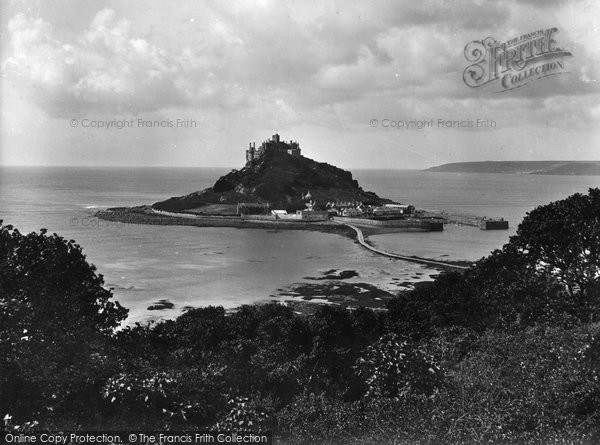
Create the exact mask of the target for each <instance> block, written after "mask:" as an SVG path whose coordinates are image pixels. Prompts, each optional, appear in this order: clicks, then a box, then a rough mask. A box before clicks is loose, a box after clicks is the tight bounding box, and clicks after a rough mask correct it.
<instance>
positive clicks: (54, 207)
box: [0, 166, 600, 323]
mask: <svg viewBox="0 0 600 445" xmlns="http://www.w3.org/2000/svg"><path fill="white" fill-rule="evenodd" d="M229 170H230V169H227V168H124V167H123V168H91V167H6V166H5V167H0V220H3V223H4V224H12V225H14V226H15V227H17V228H18V229H19V230H20V231H21V232H24V233H27V232H30V231H38V230H40V229H41V228H45V229H47V230H48V231H49V232H50V233H57V234H59V235H61V236H63V237H64V238H66V239H74V240H76V241H77V243H79V244H80V245H81V246H82V248H83V251H84V253H85V255H86V257H87V260H88V261H89V262H90V263H92V264H94V265H96V267H97V272H98V273H100V274H102V275H103V276H104V280H105V284H106V286H107V287H108V288H111V289H112V290H113V294H114V297H115V299H116V300H118V301H119V302H120V303H121V304H122V305H123V306H125V307H127V308H128V309H129V311H130V312H129V317H128V320H127V322H128V323H135V322H147V321H150V320H157V319H162V318H173V317H176V316H177V315H179V314H181V313H182V312H183V311H185V310H186V309H188V308H190V307H203V306H209V305H219V306H223V307H225V308H234V307H237V306H239V305H241V304H248V303H257V302H265V301H273V300H277V301H286V300H289V299H290V298H291V297H289V290H290V289H291V288H293V287H294V286H296V285H298V284H301V283H308V282H312V283H314V280H313V279H314V278H318V277H321V276H323V274H324V273H325V272H327V271H330V270H332V269H335V270H338V271H341V270H354V271H356V272H357V273H358V276H356V277H354V278H351V279H349V280H348V281H349V282H357V283H358V282H366V283H370V284H373V285H375V286H377V287H379V288H381V289H384V290H387V291H389V292H398V291H399V290H402V289H405V288H407V286H409V285H407V283H415V282H419V281H424V280H431V279H432V278H433V277H435V276H436V275H437V274H438V273H439V271H437V270H434V269H431V268H429V267H427V266H424V265H420V264H415V263H410V262H406V261H402V260H396V259H390V258H387V257H382V256H378V255H376V254H374V253H372V252H370V251H367V250H365V249H364V248H362V247H361V246H360V245H358V244H357V243H356V242H353V241H352V240H350V239H349V238H345V237H343V236H341V235H338V234H331V233H319V232H312V231H291V230H281V231H277V230H260V229H246V230H243V229H237V228H202V227H186V226H152V225H136V224H123V223H115V222H107V221H102V220H98V219H97V218H95V217H94V216H93V215H94V213H95V212H96V211H97V210H100V209H104V208H108V207H116V206H133V205H141V204H151V203H154V202H157V201H161V200H164V199H166V198H169V197H172V196H180V195H184V194H187V193H190V192H193V191H197V190H201V189H204V188H206V187H209V186H211V185H212V184H213V183H214V182H215V180H216V179H218V178H219V177H220V176H221V175H223V174H224V173H226V172H228V171H229ZM353 174H354V177H355V178H356V179H357V180H358V182H359V183H360V184H361V186H362V187H363V189H365V190H371V191H374V192H376V193H377V194H378V195H379V196H382V197H387V198H390V199H393V200H394V201H398V202H402V203H407V204H413V205H414V206H416V207H417V208H423V209H430V210H444V211H447V212H456V213H462V214H470V215H478V216H488V217H502V218H504V219H506V220H508V221H509V225H510V228H509V230H500V231H485V230H479V229H478V228H474V227H468V226H457V225H447V226H446V227H445V228H444V231H443V232H431V233H421V232H402V233H388V234H380V235H374V236H371V237H370V238H369V239H370V240H371V241H372V242H373V243H374V244H375V245H376V246H378V247H381V248H383V249H385V250H388V251H391V252H396V253H400V254H404V255H416V256H420V257H426V258H433V259H440V260H467V261H474V260H477V259H479V258H481V257H483V256H486V255H487V254H489V253H490V252H491V251H492V250H494V249H497V248H501V247H502V245H503V244H505V243H506V242H507V241H508V239H509V237H510V236H511V235H513V234H514V233H515V230H516V228H517V226H518V224H519V222H520V221H521V220H522V218H523V217H524V216H525V215H526V213H527V212H528V211H530V210H532V209H534V208H535V207H537V206H539V205H542V204H546V203H548V202H550V201H553V200H557V199H563V198H566V197H567V196H569V195H571V194H573V193H577V192H580V193H586V192H587V190H588V188H590V187H600V176H546V175H529V174H477V173H469V174H466V173H436V172H425V171H419V170H355V171H353ZM160 300H167V301H169V302H171V303H173V304H174V306H173V308H171V309H166V310H162V311H152V310H149V309H148V308H149V307H150V306H152V305H154V304H155V303H157V302H159V301H160Z"/></svg>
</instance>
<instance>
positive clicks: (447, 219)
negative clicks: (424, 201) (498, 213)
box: [418, 210, 508, 230]
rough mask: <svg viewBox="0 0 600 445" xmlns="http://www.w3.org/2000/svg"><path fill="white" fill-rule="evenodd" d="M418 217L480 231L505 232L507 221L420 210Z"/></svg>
mask: <svg viewBox="0 0 600 445" xmlns="http://www.w3.org/2000/svg"><path fill="white" fill-rule="evenodd" d="M418 214H419V215H420V216H424V217H427V218H435V219H437V220H439V221H442V222H443V223H444V224H458V225H460V226H471V227H479V228H480V229H481V230H506V229H508V221H507V220H505V219H504V218H487V217H481V216H474V215H459V214H455V213H446V212H437V211H432V210H420V211H419V213H418Z"/></svg>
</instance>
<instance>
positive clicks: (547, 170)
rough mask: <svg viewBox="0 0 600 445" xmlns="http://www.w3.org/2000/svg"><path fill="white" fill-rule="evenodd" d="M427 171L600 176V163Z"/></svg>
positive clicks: (496, 164) (472, 165)
mask: <svg viewBox="0 0 600 445" xmlns="http://www.w3.org/2000/svg"><path fill="white" fill-rule="evenodd" d="M425 171H430V172H450V173H526V174H534V175H600V161H483V162H453V163H450V164H443V165H438V166H436V167H431V168H428V169H426V170H425Z"/></svg>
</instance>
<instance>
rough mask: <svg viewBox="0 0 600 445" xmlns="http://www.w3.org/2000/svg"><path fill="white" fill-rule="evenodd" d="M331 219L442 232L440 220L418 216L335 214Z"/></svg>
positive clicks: (358, 223) (359, 223) (346, 222)
mask: <svg viewBox="0 0 600 445" xmlns="http://www.w3.org/2000/svg"><path fill="white" fill-rule="evenodd" d="M333 220H334V221H336V222H340V223H342V224H353V225H355V226H375V227H382V228H383V227H392V228H394V229H404V230H405V231H407V232H409V231H415V232H442V231H443V230H444V224H443V222H442V221H434V220H429V219H420V218H406V219H369V218H352V217H346V216H335V217H334V218H333Z"/></svg>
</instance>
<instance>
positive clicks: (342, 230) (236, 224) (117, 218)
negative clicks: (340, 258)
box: [94, 205, 472, 271]
mask: <svg viewBox="0 0 600 445" xmlns="http://www.w3.org/2000/svg"><path fill="white" fill-rule="evenodd" d="M94 216H95V217H97V218H99V219H102V220H106V221H112V222H117V223H122V224H148V225H163V226H169V225H171V226H173V225H176V226H177V225H181V226H195V227H231V228H238V229H262V230H308V231H316V232H323V233H335V234H338V235H342V236H344V237H346V238H349V239H352V240H354V241H355V242H357V243H359V244H361V245H362V246H363V247H365V248H367V249H369V250H370V251H372V252H373V253H375V254H378V255H383V256H387V257H391V258H396V259H399V260H402V261H412V262H416V263H420V264H426V265H428V266H430V267H432V268H435V269H439V270H442V271H443V270H448V269H451V270H456V269H467V268H468V267H470V266H471V265H472V262H470V261H441V260H434V259H431V258H421V257H418V256H416V255H402V254H397V253H394V252H387V251H386V252H384V251H381V250H379V249H377V248H375V247H374V246H373V245H372V243H370V242H369V240H368V237H369V236H370V235H376V234H382V233H398V232H402V231H403V230H402V229H398V228H393V227H385V226H365V227H361V228H360V230H359V231H360V232H361V238H362V237H363V236H364V238H363V239H359V234H358V232H357V231H356V229H357V228H356V227H354V226H353V225H350V224H346V223H344V222H342V221H318V222H297V221H285V222H280V221H261V220H243V219H240V218H237V217H231V216H198V217H195V218H191V217H186V216H182V217H176V216H167V215H161V214H159V213H155V212H154V211H153V210H152V207H151V206H148V205H143V206H137V207H112V208H108V209H106V210H99V211H97V212H95V213H94Z"/></svg>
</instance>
